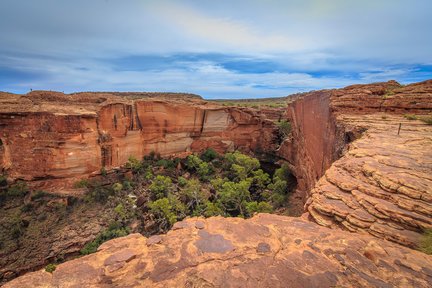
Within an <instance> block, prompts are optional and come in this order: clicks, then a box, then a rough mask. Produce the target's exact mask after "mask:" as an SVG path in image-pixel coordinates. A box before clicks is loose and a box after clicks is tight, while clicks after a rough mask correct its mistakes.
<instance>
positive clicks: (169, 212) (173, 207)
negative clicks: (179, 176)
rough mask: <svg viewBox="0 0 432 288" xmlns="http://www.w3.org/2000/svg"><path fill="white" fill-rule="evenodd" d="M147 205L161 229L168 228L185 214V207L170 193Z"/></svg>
mask: <svg viewBox="0 0 432 288" xmlns="http://www.w3.org/2000/svg"><path fill="white" fill-rule="evenodd" d="M148 206H149V208H150V213H152V214H153V216H154V217H155V220H156V221H157V223H158V225H159V228H160V229H162V230H165V229H169V228H170V227H171V226H172V225H173V224H174V223H175V222H177V220H179V219H182V218H184V217H185V216H186V207H185V206H184V205H183V204H182V203H181V202H180V201H179V200H178V199H177V198H175V197H174V196H172V195H169V196H168V197H165V198H162V199H158V200H156V201H153V202H150V203H149V204H148Z"/></svg>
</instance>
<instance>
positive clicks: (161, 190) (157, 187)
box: [149, 175, 173, 200]
mask: <svg viewBox="0 0 432 288" xmlns="http://www.w3.org/2000/svg"><path fill="white" fill-rule="evenodd" d="M172 188H173V185H172V181H171V178H169V177H167V176H163V175H157V176H156V178H155V179H154V180H153V181H152V183H151V184H150V186H149V190H150V192H151V199H153V200H156V199H160V198H164V197H167V196H168V193H169V192H170V191H171V190H172Z"/></svg>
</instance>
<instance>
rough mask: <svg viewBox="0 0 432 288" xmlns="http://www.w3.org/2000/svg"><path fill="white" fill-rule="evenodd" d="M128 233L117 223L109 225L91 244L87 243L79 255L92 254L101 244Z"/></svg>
mask: <svg viewBox="0 0 432 288" xmlns="http://www.w3.org/2000/svg"><path fill="white" fill-rule="evenodd" d="M129 233H130V231H129V228H127V227H122V226H121V225H120V224H119V223H111V225H110V226H109V227H108V229H107V230H104V231H103V232H102V233H100V234H99V235H98V236H97V237H96V239H94V240H93V241H92V242H89V243H87V244H86V245H85V246H84V248H82V249H81V250H80V253H81V255H88V254H91V253H94V252H96V251H97V248H98V247H99V246H100V245H101V244H102V243H104V242H106V241H108V240H111V239H114V238H118V237H123V236H126V235H128V234H129Z"/></svg>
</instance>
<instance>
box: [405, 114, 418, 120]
mask: <svg viewBox="0 0 432 288" xmlns="http://www.w3.org/2000/svg"><path fill="white" fill-rule="evenodd" d="M404 117H405V118H406V119H407V120H417V119H418V118H417V116H416V115H414V114H405V115H404Z"/></svg>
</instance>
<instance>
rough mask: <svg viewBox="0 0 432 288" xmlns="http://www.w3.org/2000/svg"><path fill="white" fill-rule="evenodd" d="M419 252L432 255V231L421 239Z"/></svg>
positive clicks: (429, 230)
mask: <svg viewBox="0 0 432 288" xmlns="http://www.w3.org/2000/svg"><path fill="white" fill-rule="evenodd" d="M419 250H420V251H422V252H424V253H426V254H429V255H431V254H432V229H427V230H426V231H425V232H424V233H423V235H422V237H421V239H420V247H419Z"/></svg>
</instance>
